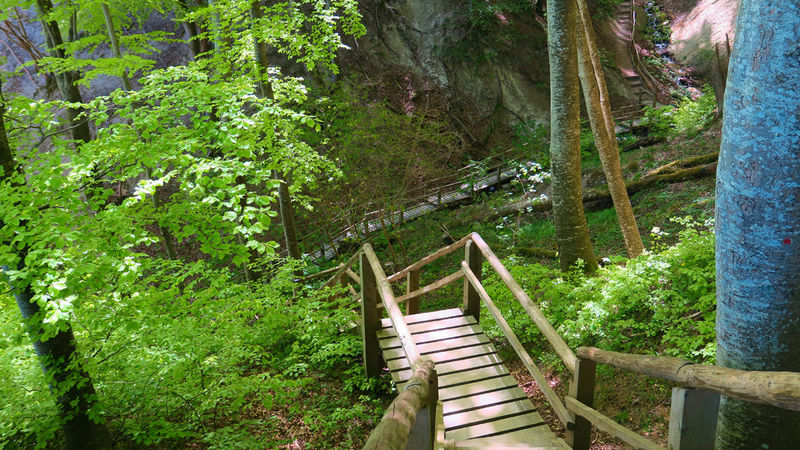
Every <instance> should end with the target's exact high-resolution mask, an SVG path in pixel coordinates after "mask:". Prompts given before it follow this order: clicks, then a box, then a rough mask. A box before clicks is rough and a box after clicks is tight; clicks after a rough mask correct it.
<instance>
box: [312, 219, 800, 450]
mask: <svg viewBox="0 0 800 450" xmlns="http://www.w3.org/2000/svg"><path fill="white" fill-rule="evenodd" d="M462 248H463V249H464V259H463V260H462V261H461V263H460V268H459V270H457V271H456V272H454V273H452V274H450V275H448V276H446V277H444V278H442V279H440V280H438V281H435V282H433V283H431V284H429V285H427V286H424V287H420V286H419V280H420V270H421V269H422V268H423V267H424V266H426V265H427V264H430V263H431V262H433V261H435V260H437V259H439V258H441V257H443V256H446V255H448V254H450V253H453V252H454V251H456V250H459V249H462ZM357 262H358V263H359V266H360V273H359V274H356V273H355V272H354V271H353V270H352V269H351V267H353V266H354V265H355V264H356V263H357ZM486 266H488V267H489V268H491V269H492V270H494V272H495V273H496V275H497V277H498V278H499V279H500V280H501V281H502V282H503V284H505V286H506V287H507V288H508V290H509V291H510V292H511V294H512V296H513V297H514V298H515V299H516V300H517V301H518V302H519V303H520V305H521V306H522V308H523V309H524V310H525V312H526V313H527V315H528V317H530V319H531V320H532V322H533V323H534V324H535V325H536V327H537V328H538V330H539V331H540V332H541V334H542V336H543V337H544V338H545V339H546V340H547V342H548V343H549V344H550V346H551V347H552V348H553V350H554V351H555V353H556V354H557V355H558V357H559V358H560V359H561V362H563V364H564V367H565V368H566V372H567V373H566V377H569V376H570V375H571V378H572V380H571V382H570V383H569V386H570V388H569V393H568V395H566V396H564V397H563V399H562V397H561V396H559V395H558V394H557V393H556V392H555V391H554V390H553V388H552V387H551V386H550V384H549V383H548V381H547V379H545V377H544V374H543V373H542V372H541V370H540V369H539V368H538V367H537V366H536V365H535V364H534V362H533V359H532V358H531V357H530V355H529V354H528V352H527V351H526V350H525V348H524V347H523V345H522V343H521V342H520V341H519V339H518V338H517V337H516V335H515V334H514V331H513V330H512V329H511V328H510V327H509V325H508V323H507V322H506V320H505V318H503V316H502V314H501V312H500V310H499V309H498V308H497V307H496V306H495V304H494V302H493V301H492V299H491V298H490V297H489V295H488V293H487V292H486V290H485V289H484V288H483V286H482V285H481V273H482V269H483V268H484V267H486ZM401 280H404V281H406V289H405V292H406V293H405V294H399V295H396V294H395V293H394V289H393V288H392V283H397V282H398V281H401ZM459 280H463V283H464V284H463V287H464V288H463V298H462V299H459V302H460V303H461V306H460V307H456V308H448V309H444V310H438V311H429V312H422V313H421V312H419V303H418V301H419V298H420V297H421V296H423V295H425V294H428V293H430V292H433V291H435V290H437V289H440V288H442V287H444V286H447V285H449V284H451V283H454V282H456V281H459ZM350 281H353V282H355V283H356V284H357V285H358V286H359V288H360V290H359V291H357V290H356V289H355V288H354V287H353V285H351V284H350ZM336 285H341V286H346V289H343V290H342V289H340V290H338V291H336V292H338V293H339V294H344V295H349V296H350V298H351V299H352V301H354V302H358V309H359V310H360V311H359V312H360V316H361V319H360V320H361V323H360V324H359V326H360V331H361V337H362V342H363V351H364V353H363V356H364V358H363V359H364V368H365V372H366V374H367V376H378V375H380V373H381V372H382V371H383V369H384V368H388V369H389V371H390V373H391V377H392V380H394V383H395V385H396V386H397V390H398V392H399V394H398V396H397V397H396V398H395V399H394V401H393V402H392V404H391V405H389V407H388V408H387V410H386V413H385V414H384V416H383V418H382V419H381V422H380V423H379V424H378V426H377V427H376V428H375V429H374V430H373V432H372V433H371V434H370V437H369V440H368V441H367V444H366V446H365V447H364V448H365V449H370V450H373V449H392V450H395V449H396V450H403V449H405V450H422V449H426V450H427V449H486V448H490V449H567V448H572V449H578V450H587V449H588V448H589V447H590V445H591V442H592V439H591V437H592V435H591V432H592V427H593V426H594V427H596V428H597V429H599V430H602V431H604V432H607V433H609V434H610V435H612V436H613V437H615V438H618V439H620V440H622V441H624V442H625V443H627V444H629V445H631V446H632V447H633V448H637V449H648V450H651V449H652V450H655V449H662V448H663V447H660V446H658V445H656V444H655V443H653V442H652V441H650V440H648V439H646V438H644V437H642V436H640V435H639V434H637V433H635V432H633V431H631V430H629V429H627V428H625V427H623V426H622V425H620V424H618V423H617V422H616V421H614V420H613V419H611V418H609V417H608V416H605V415H603V414H602V413H601V412H599V411H597V410H596V409H594V408H593V405H592V404H593V398H594V382H595V369H596V364H597V363H603V364H607V365H611V366H615V367H617V368H621V369H625V370H630V371H635V372H639V373H643V374H646V375H649V376H654V377H658V378H661V379H665V380H671V381H674V382H677V383H681V384H682V385H683V386H685V387H681V388H674V389H673V394H672V408H671V412H670V435H669V446H670V448H681V449H686V450H699V449H705V448H713V445H714V427H715V426H716V408H717V407H718V404H719V395H720V394H724V395H726V396H728V397H731V398H737V399H740V400H745V401H751V402H758V403H765V404H769V405H773V406H777V407H781V408H787V409H792V410H796V411H800V373H794V372H755V371H744V370H735V369H729V368H725V367H718V366H706V365H702V364H693V363H692V362H690V361H686V360H683V359H679V358H669V357H662V356H652V355H631V354H627V353H616V352H609V351H605V350H600V349H596V348H585V347H581V348H578V349H577V351H576V352H573V351H572V349H570V348H569V346H567V344H566V342H564V340H563V338H562V337H561V336H560V335H559V334H558V333H557V332H556V330H555V329H554V328H553V326H552V325H551V324H550V323H549V322H548V320H547V318H546V317H545V316H544V315H543V314H542V312H541V311H540V310H539V308H538V307H537V306H536V305H535V304H534V303H533V301H531V299H530V298H529V297H528V295H527V294H526V293H525V291H524V290H523V289H522V287H520V285H519V284H518V283H517V282H516V281H515V280H514V278H513V277H512V276H511V274H510V273H509V271H508V270H507V269H506V268H505V267H504V266H503V264H502V262H501V261H500V259H499V258H497V256H496V255H495V254H494V253H493V252H492V250H491V249H490V248H489V246H488V245H486V242H484V241H483V239H482V238H481V237H480V236H479V235H478V234H476V233H471V234H469V235H467V236H464V238H462V239H461V240H459V241H458V242H455V243H453V244H451V245H449V246H447V247H444V248H441V249H439V250H437V251H436V252H434V253H431V254H430V255H428V256H426V257H424V258H422V259H421V260H419V261H417V262H416V263H414V264H412V265H410V266H408V267H406V268H405V269H403V270H400V271H398V272H396V273H394V274H392V275H391V276H388V277H387V276H386V274H385V273H384V271H383V266H382V265H381V263H380V261H379V260H378V257H377V256H376V255H375V252H374V251H373V250H372V247H371V246H370V245H369V244H364V245H363V247H362V248H361V250H359V251H358V252H356V253H355V254H354V255H353V256H352V257H351V258H350V259H349V260H348V261H346V262H345V263H344V264H342V265H341V266H340V267H339V269H338V270H337V271H336V272H335V273H334V275H333V276H332V277H331V278H330V279H329V280H328V281H327V282H326V283H325V284H324V285H323V288H328V287H332V286H336ZM337 295H338V294H337ZM329 298H335V297H333V296H332V297H329ZM403 303H405V306H406V312H405V314H404V313H403V312H402V311H401V310H400V307H399V305H400V304H403ZM484 308H485V309H484ZM482 310H484V311H488V313H489V314H491V315H492V317H493V318H494V322H495V324H496V326H497V327H498V328H499V329H500V330H501V331H502V332H503V334H504V335H505V338H506V340H507V341H508V343H509V344H510V346H511V347H512V348H513V349H514V351H515V352H516V354H517V356H518V357H519V359H520V361H521V362H522V363H523V364H524V365H525V368H526V369H527V370H528V372H529V373H530V375H531V376H532V377H533V379H534V380H535V381H536V384H537V385H538V387H539V389H540V391H541V392H542V394H543V395H544V397H545V399H546V400H547V402H548V404H549V406H550V407H551V408H552V410H553V412H554V413H555V416H556V417H557V418H558V420H559V421H561V423H562V424H564V428H565V429H566V432H565V436H564V438H563V439H562V438H560V437H558V436H556V435H555V434H554V433H553V432H552V431H551V430H550V428H549V426H548V425H547V424H546V423H545V421H544V420H543V419H542V417H541V416H540V415H539V413H538V412H537V411H536V410H535V408H534V405H533V404H532V403H531V401H530V400H529V399H528V397H527V396H526V394H525V392H523V390H522V389H520V387H519V386H518V385H517V381H516V380H515V379H514V377H512V376H511V375H510V374H509V371H508V368H506V366H505V364H504V363H503V361H502V360H501V359H500V357H499V355H498V354H497V349H496V348H495V346H494V345H493V344H492V342H491V341H490V339H489V338H488V337H487V336H486V335H485V334H484V332H483V329H482V328H481V326H480V317H481V311H482ZM382 315H385V316H387V317H383V318H382V317H381V316H382Z"/></svg>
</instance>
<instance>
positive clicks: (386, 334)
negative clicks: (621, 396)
mask: <svg viewBox="0 0 800 450" xmlns="http://www.w3.org/2000/svg"><path fill="white" fill-rule="evenodd" d="M404 319H405V322H406V323H407V324H408V328H409V330H410V331H411V335H412V337H413V340H414V343H415V344H416V346H417V349H418V350H419V353H420V354H421V355H422V356H427V357H428V358H430V359H432V360H433V361H434V362H435V363H436V371H437V374H438V384H439V400H440V401H441V402H442V405H443V411H442V416H443V419H444V428H445V439H446V440H452V441H454V442H453V448H554V449H566V448H569V446H567V444H566V443H565V442H564V441H563V440H561V439H559V438H557V437H556V436H555V435H554V434H553V432H552V431H550V428H549V427H548V426H547V424H546V423H545V421H544V420H543V419H542V417H541V416H540V415H539V413H537V412H536V410H535V408H534V406H533V404H532V403H531V401H530V400H529V399H528V397H527V395H526V394H525V392H524V391H523V390H522V389H520V387H519V386H518V385H517V381H516V379H514V377H513V376H511V374H510V373H509V371H508V368H506V366H505V364H504V363H503V361H502V360H501V359H500V357H499V356H498V355H497V349H495V347H494V345H493V344H492V343H491V342H490V341H489V338H488V337H487V336H486V335H485V334H484V333H483V330H482V329H481V327H480V325H479V324H478V323H476V321H475V318H474V317H472V316H468V315H464V313H463V312H462V310H461V309H459V308H453V309H447V310H442V311H434V312H428V313H421V314H414V315H410V316H404ZM377 336H378V339H379V341H378V342H379V345H380V348H381V351H382V353H383V358H384V360H385V361H386V364H387V365H388V367H389V369H390V370H391V374H392V379H393V380H394V382H395V384H396V385H397V388H398V390H399V391H402V390H403V387H404V386H405V384H406V382H407V381H408V379H409V378H410V377H411V368H410V364H409V361H408V359H407V358H406V356H405V353H404V352H403V348H402V347H401V345H400V342H399V340H398V338H397V333H396V332H395V330H394V329H393V328H392V324H391V321H390V319H383V320H382V321H381V323H380V328H379V329H378V330H377Z"/></svg>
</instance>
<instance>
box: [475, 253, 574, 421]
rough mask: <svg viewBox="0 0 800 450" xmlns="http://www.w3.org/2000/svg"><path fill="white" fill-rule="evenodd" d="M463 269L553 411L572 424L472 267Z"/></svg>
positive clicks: (562, 419) (560, 418)
mask: <svg viewBox="0 0 800 450" xmlns="http://www.w3.org/2000/svg"><path fill="white" fill-rule="evenodd" d="M461 269H462V270H463V271H464V275H465V276H466V277H467V280H469V282H470V284H472V287H473V288H474V289H475V290H476V292H477V294H478V296H479V297H480V298H481V300H483V303H484V304H485V305H486V309H488V310H489V312H490V313H491V314H492V317H494V320H495V323H496V324H497V326H498V327H500V330H502V331H503V334H504V335H505V336H506V340H508V343H509V344H511V347H512V348H513V349H514V351H515V352H516V353H517V356H519V359H520V360H521V361H522V362H523V364H525V368H526V369H528V372H530V374H531V375H532V376H533V379H534V380H536V384H538V385H539V389H540V390H541V391H542V393H543V394H544V396H545V398H546V399H547V402H548V403H550V406H551V407H552V408H553V411H554V412H555V413H556V415H557V416H558V418H559V420H561V422H562V423H563V424H564V426H566V425H567V424H568V423H570V422H572V420H573V419H572V415H571V414H570V413H569V411H567V408H565V407H564V404H563V403H561V399H559V398H558V394H556V392H555V391H554V390H553V388H552V387H550V383H548V382H547V379H546V378H545V377H544V374H543V373H542V371H541V370H539V368H538V367H536V364H535V363H534V362H533V359H532V358H531V355H529V354H528V352H527V351H526V350H525V347H523V346H522V343H521V342H520V341H519V339H518V338H517V335H516V334H514V331H513V330H512V329H511V327H510V326H509V325H508V322H506V319H505V318H504V317H503V314H502V313H501V312H500V310H499V309H497V306H495V304H494V302H493V301H492V299H491V298H490V297H489V294H488V293H487V292H486V289H484V288H483V286H482V285H481V283H480V281H478V278H477V277H475V274H474V273H472V270H470V267H469V266H468V265H467V262H466V261H462V263H461Z"/></svg>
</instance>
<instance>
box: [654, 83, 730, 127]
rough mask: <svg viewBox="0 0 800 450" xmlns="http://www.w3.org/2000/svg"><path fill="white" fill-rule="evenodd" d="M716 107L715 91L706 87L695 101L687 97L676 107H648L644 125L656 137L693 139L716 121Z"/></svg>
mask: <svg viewBox="0 0 800 450" xmlns="http://www.w3.org/2000/svg"><path fill="white" fill-rule="evenodd" d="M716 106H717V103H716V98H715V97H714V89H713V88H712V87H711V86H706V87H704V88H703V94H702V95H701V96H700V97H698V98H697V99H695V100H692V99H691V98H688V97H685V98H684V99H683V100H681V101H680V103H678V105H676V106H660V107H658V108H652V107H647V106H646V107H645V110H644V119H643V121H642V125H645V126H647V127H649V128H650V134H651V135H652V136H656V137H664V138H672V137H676V136H681V135H686V136H688V137H693V136H695V135H697V134H698V133H699V132H700V131H702V130H704V129H705V128H706V127H707V126H708V124H709V123H710V122H711V120H713V119H714V111H715V109H716Z"/></svg>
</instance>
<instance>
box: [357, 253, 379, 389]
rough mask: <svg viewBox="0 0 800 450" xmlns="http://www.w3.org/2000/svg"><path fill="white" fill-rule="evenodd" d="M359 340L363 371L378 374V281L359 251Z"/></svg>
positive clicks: (363, 255)
mask: <svg viewBox="0 0 800 450" xmlns="http://www.w3.org/2000/svg"><path fill="white" fill-rule="evenodd" d="M360 258H361V276H360V278H361V319H362V320H363V323H362V324H361V341H362V344H363V346H362V348H363V352H364V353H363V356H364V372H365V373H366V375H367V376H368V377H376V376H378V375H379V374H380V370H381V364H380V356H379V353H378V348H379V347H378V336H377V334H375V331H376V330H377V328H378V283H377V281H376V279H375V273H374V272H373V271H372V268H371V267H370V265H369V261H368V260H367V255H366V254H364V252H361V255H360Z"/></svg>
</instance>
